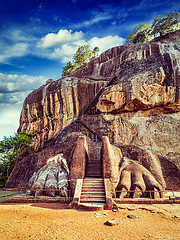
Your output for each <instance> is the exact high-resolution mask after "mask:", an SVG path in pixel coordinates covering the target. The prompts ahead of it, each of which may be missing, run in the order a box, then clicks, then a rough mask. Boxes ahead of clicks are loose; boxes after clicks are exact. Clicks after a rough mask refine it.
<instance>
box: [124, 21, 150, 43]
mask: <svg viewBox="0 0 180 240" xmlns="http://www.w3.org/2000/svg"><path fill="white" fill-rule="evenodd" d="M150 31H151V27H150V26H147V25H146V24H141V25H139V26H138V27H136V28H135V29H134V31H133V33H131V34H130V35H129V36H128V37H127V40H126V42H127V43H137V42H146V41H148V40H149V33H150Z"/></svg>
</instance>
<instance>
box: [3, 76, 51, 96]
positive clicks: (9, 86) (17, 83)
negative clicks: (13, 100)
mask: <svg viewBox="0 0 180 240" xmlns="http://www.w3.org/2000/svg"><path fill="white" fill-rule="evenodd" d="M46 80H47V79H46V78H45V77H43V76H29V75H17V74H8V75H7V74H3V73H0V93H8V92H9V93H10V92H25V91H30V90H32V89H36V88H38V87H39V86H41V85H42V84H45V82H46Z"/></svg>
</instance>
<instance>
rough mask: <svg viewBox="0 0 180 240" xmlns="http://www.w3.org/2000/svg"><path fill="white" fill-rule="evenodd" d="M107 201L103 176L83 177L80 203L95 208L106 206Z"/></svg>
mask: <svg viewBox="0 0 180 240" xmlns="http://www.w3.org/2000/svg"><path fill="white" fill-rule="evenodd" d="M105 203H106V197H105V188H104V179H103V178H85V179H83V184H82V190H81V197H80V205H83V206H85V207H87V208H88V207H89V208H91V210H92V208H95V210H97V209H99V208H102V209H103V207H104V205H105Z"/></svg>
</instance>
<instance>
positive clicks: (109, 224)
mask: <svg viewBox="0 0 180 240" xmlns="http://www.w3.org/2000/svg"><path fill="white" fill-rule="evenodd" d="M117 224H118V223H117V222H115V220H109V221H107V222H105V223H104V225H107V226H114V225H117Z"/></svg>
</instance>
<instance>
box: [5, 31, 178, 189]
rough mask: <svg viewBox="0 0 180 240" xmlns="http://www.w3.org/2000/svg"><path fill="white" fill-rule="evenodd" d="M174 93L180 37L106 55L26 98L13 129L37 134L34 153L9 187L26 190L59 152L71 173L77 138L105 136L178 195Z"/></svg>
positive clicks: (20, 166) (15, 172)
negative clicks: (152, 168) (150, 158)
mask: <svg viewBox="0 0 180 240" xmlns="http://www.w3.org/2000/svg"><path fill="white" fill-rule="evenodd" d="M179 88H180V30H179V31H176V32H174V33H172V34H169V35H166V36H164V37H163V38H160V39H155V40H153V41H151V42H148V43H145V44H131V45H124V46H118V47H114V48H112V49H109V50H108V51H106V52H104V53H103V54H101V55H100V56H99V57H98V58H96V59H94V60H93V61H91V62H90V63H88V64H85V65H83V66H82V67H80V68H78V69H77V70H76V71H74V72H73V73H72V74H70V75H69V76H68V77H65V78H62V79H60V80H57V81H55V82H52V83H50V84H48V85H46V86H42V87H41V88H39V89H37V90H35V91H34V92H32V93H31V94H30V95H29V96H28V97H27V98H26V99H25V102H24V106H23V110H22V113H21V118H20V127H19V131H22V130H26V131H30V130H36V131H37V132H36V137H35V143H36V149H37V150H38V152H37V153H35V154H34V155H32V156H29V157H27V158H25V159H23V160H22V161H21V162H20V163H18V164H17V166H16V167H15V169H14V170H13V172H12V174H11V176H10V178H9V179H8V182H7V186H20V185H23V186H24V185H26V183H27V180H28V179H29V178H30V177H31V176H32V174H33V172H34V171H35V170H38V168H39V166H41V167H42V166H43V165H45V164H46V159H48V158H49V157H51V156H55V155H56V154H58V153H60V152H63V153H65V156H67V158H66V159H67V160H68V164H69V166H70V165H71V160H72V154H73V150H74V147H75V144H76V140H77V137H78V136H79V135H82V134H83V135H87V136H90V137H91V138H94V139H95V138H96V140H97V137H95V135H97V136H98V140H100V139H101V138H102V137H103V136H108V137H109V139H110V143H111V144H114V145H116V146H118V147H120V148H121V150H122V152H123V154H124V156H125V155H126V156H127V157H128V155H129V154H131V153H132V151H131V150H132V149H133V148H134V149H135V150H134V152H133V154H134V155H133V154H132V155H133V156H131V159H133V160H135V159H134V158H132V157H135V156H138V157H139V158H140V155H141V154H140V153H141V152H143V151H145V152H147V151H150V152H151V153H153V154H156V155H158V156H159V157H158V158H159V159H160V160H159V161H160V165H161V168H162V172H163V176H164V177H165V181H166V185H167V186H168V187H169V188H171V187H172V188H176V189H177V188H180V172H179V170H178V167H180V165H179V164H180V163H179V156H180V145H179V142H180V134H179V127H180V113H179V112H180V101H179ZM77 119H78V120H80V121H81V123H78V124H77V122H76V121H75V120H77ZM82 123H83V124H82ZM67 139H69V142H68V140H67ZM43 148H44V149H43ZM123 149H124V151H123ZM42 156H43V157H42Z"/></svg>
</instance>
